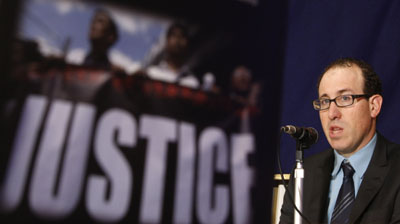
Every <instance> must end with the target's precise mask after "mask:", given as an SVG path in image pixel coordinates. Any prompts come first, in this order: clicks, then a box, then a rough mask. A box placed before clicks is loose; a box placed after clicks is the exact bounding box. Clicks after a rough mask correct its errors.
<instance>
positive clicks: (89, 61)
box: [83, 9, 118, 69]
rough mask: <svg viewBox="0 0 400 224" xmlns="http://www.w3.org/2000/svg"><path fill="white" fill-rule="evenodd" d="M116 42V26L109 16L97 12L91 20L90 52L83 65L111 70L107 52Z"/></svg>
mask: <svg viewBox="0 0 400 224" xmlns="http://www.w3.org/2000/svg"><path fill="white" fill-rule="evenodd" d="M117 40H118V32H117V26H116V24H115V23H114V21H113V19H112V18H111V16H110V14H109V13H108V12H107V11H105V10H103V9H99V10H97V11H96V12H95V14H94V16H93V18H92V21H91V25H90V30H89V41H90V51H89V54H88V55H87V56H86V57H85V61H84V62H83V64H84V65H86V66H92V67H96V68H103V69H111V68H112V65H111V63H110V60H109V58H108V51H109V49H110V48H111V46H112V45H113V44H114V43H115V42H116V41H117Z"/></svg>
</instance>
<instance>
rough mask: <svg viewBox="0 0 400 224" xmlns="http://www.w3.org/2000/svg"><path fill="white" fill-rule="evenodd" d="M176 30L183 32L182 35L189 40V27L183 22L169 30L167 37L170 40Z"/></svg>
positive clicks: (177, 23)
mask: <svg viewBox="0 0 400 224" xmlns="http://www.w3.org/2000/svg"><path fill="white" fill-rule="evenodd" d="M175 29H178V30H181V31H182V34H183V35H184V36H185V37H186V39H188V38H189V30H188V27H187V26H186V25H185V24H183V23H181V22H174V23H172V24H171V25H170V26H169V27H168V29H167V32H166V37H167V38H169V37H170V36H171V35H172V31H174V30H175Z"/></svg>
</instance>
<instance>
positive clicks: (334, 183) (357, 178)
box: [326, 133, 377, 223]
mask: <svg viewBox="0 0 400 224" xmlns="http://www.w3.org/2000/svg"><path fill="white" fill-rule="evenodd" d="M376 139H377V134H376V133H375V135H374V137H373V138H372V139H371V141H369V143H368V144H367V145H366V146H364V147H363V148H362V149H360V150H359V151H358V152H356V153H354V154H353V155H351V156H350V157H349V158H346V157H343V156H342V155H340V154H339V153H337V152H336V150H333V151H334V154H335V162H334V163H335V164H334V167H333V171H332V174H331V175H332V176H331V183H330V189H329V198H328V201H329V207H328V214H327V220H326V221H327V222H328V223H330V222H331V217H332V212H333V209H334V208H335V203H336V198H337V196H338V194H339V190H340V187H341V186H342V182H343V171H342V169H340V165H341V164H342V161H343V160H345V159H347V160H348V161H349V162H350V164H351V166H352V167H353V168H354V170H355V173H354V175H353V181H354V190H355V196H356V197H357V192H358V189H359V188H360V185H361V182H362V180H363V177H364V173H365V171H366V170H367V167H368V164H369V162H370V161H371V157H372V154H373V153H374V149H375V145H376Z"/></svg>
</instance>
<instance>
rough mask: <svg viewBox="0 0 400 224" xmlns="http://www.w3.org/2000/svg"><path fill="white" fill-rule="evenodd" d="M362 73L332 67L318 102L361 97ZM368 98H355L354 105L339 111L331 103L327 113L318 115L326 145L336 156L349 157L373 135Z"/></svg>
mask: <svg viewBox="0 0 400 224" xmlns="http://www.w3.org/2000/svg"><path fill="white" fill-rule="evenodd" d="M363 86H364V78H363V76H362V71H361V69H360V68H359V67H358V66H356V65H352V66H351V67H334V68H331V69H330V70H328V71H327V72H326V73H325V74H324V76H323V78H322V80H321V82H320V86H319V98H320V99H321V98H329V99H333V98H335V97H337V96H339V95H344V94H364V92H363ZM371 109H372V106H371V105H370V102H369V100H368V99H367V98H365V97H362V98H357V99H355V100H354V103H353V105H351V106H348V107H344V108H340V107H337V106H336V104H335V102H331V104H330V107H329V109H327V110H322V111H320V112H319V116H320V119H321V124H322V128H323V130H324V133H325V136H326V138H327V139H328V142H329V144H330V145H331V147H332V148H334V149H335V150H336V151H337V152H338V153H339V154H341V155H343V156H346V157H348V156H350V155H352V154H353V153H355V152H356V151H358V150H359V149H361V148H362V147H364V146H365V145H366V144H367V143H368V142H369V141H370V140H371V138H372V137H373V135H374V133H375V120H374V118H375V117H376V116H375V114H374V113H371Z"/></svg>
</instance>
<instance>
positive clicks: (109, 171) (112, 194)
mask: <svg viewBox="0 0 400 224" xmlns="http://www.w3.org/2000/svg"><path fill="white" fill-rule="evenodd" d="M21 3H22V4H21V9H20V13H19V15H18V27H17V33H16V35H15V38H14V39H13V41H12V43H10V44H11V45H12V53H11V55H10V58H11V63H10V65H9V66H10V71H11V73H10V74H7V75H8V77H9V84H10V87H9V89H10V92H9V94H8V95H9V99H8V100H7V102H6V103H5V106H4V107H3V108H1V110H2V111H1V116H2V117H1V119H2V120H1V123H2V124H3V125H2V128H3V130H2V133H6V134H4V135H3V136H2V137H1V141H2V145H4V146H3V147H4V152H2V158H1V162H2V164H4V165H2V167H1V168H4V169H2V170H4V171H2V172H1V176H0V177H1V189H0V190H1V191H0V196H1V197H0V208H1V210H0V217H2V219H3V218H4V219H5V220H10V221H16V222H18V221H21V222H25V221H34V222H38V223H40V222H42V221H43V222H54V223H70V222H72V221H83V222H91V223H92V222H112V223H114V222H126V221H130V222H132V223H164V222H168V223H249V222H251V220H252V218H253V217H252V216H253V214H252V205H253V204H254V203H255V202H254V200H255V199H254V198H253V197H254V194H252V191H253V189H254V187H255V186H254V184H255V181H254V175H255V167H254V164H252V162H251V161H252V160H251V159H249V158H251V157H252V156H254V153H255V152H256V150H257V141H258V139H256V136H260V135H257V134H256V133H255V131H256V130H261V129H259V128H257V125H260V122H259V119H260V118H261V116H262V110H261V107H260V99H259V98H260V95H261V91H262V85H261V82H259V81H257V79H256V75H255V74H254V73H253V69H252V68H251V66H249V65H246V63H240V62H238V61H229V58H230V57H226V59H225V58H224V56H225V55H228V54H230V53H231V52H234V51H235V46H236V45H237V44H240V43H238V42H237V41H238V39H237V38H235V37H233V35H234V34H233V33H231V32H229V29H227V30H225V29H221V28H220V27H213V26H212V24H210V23H209V22H203V21H199V20H196V21H192V20H190V19H187V18H177V17H175V16H173V15H170V14H168V13H164V14H161V13H156V12H152V11H151V9H149V8H148V9H147V10H144V9H142V8H135V7H134V4H129V5H127V4H121V3H120V4H111V1H110V2H106V1H102V2H99V3H95V2H91V1H87V2H86V1H67V0H59V1H51V0H26V1H21ZM5 130H7V131H5Z"/></svg>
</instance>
